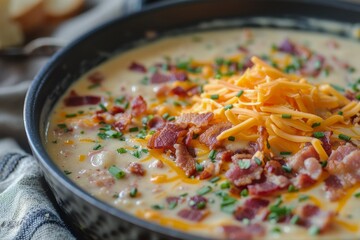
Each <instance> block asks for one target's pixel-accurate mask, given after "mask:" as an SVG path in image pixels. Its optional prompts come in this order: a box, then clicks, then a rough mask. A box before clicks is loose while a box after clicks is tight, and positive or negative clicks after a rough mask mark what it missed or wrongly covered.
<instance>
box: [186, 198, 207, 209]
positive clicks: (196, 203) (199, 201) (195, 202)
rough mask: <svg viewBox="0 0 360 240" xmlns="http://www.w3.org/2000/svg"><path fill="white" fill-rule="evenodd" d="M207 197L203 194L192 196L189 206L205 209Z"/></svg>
mask: <svg viewBox="0 0 360 240" xmlns="http://www.w3.org/2000/svg"><path fill="white" fill-rule="evenodd" d="M206 203H207V199H206V198H205V197H203V196H201V195H196V196H193V197H191V198H190V201H189V207H191V208H192V209H204V208H205V207H206Z"/></svg>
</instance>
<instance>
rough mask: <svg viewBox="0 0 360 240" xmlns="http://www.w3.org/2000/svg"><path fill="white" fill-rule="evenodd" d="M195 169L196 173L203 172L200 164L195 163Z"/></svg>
mask: <svg viewBox="0 0 360 240" xmlns="http://www.w3.org/2000/svg"><path fill="white" fill-rule="evenodd" d="M195 169H196V171H197V172H202V171H204V166H203V165H202V164H200V163H196V164H195Z"/></svg>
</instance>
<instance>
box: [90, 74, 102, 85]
mask: <svg viewBox="0 0 360 240" xmlns="http://www.w3.org/2000/svg"><path fill="white" fill-rule="evenodd" d="M87 79H88V80H89V81H90V82H91V83H92V84H100V83H101V82H102V81H104V79H105V76H104V74H103V73H101V72H93V73H91V74H90V75H89V76H88V77H87Z"/></svg>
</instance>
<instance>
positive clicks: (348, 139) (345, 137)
mask: <svg viewBox="0 0 360 240" xmlns="http://www.w3.org/2000/svg"><path fill="white" fill-rule="evenodd" d="M338 137H339V139H341V140H344V141H347V142H348V141H350V140H351V137H350V136H347V135H345V134H342V133H341V134H339V136H338Z"/></svg>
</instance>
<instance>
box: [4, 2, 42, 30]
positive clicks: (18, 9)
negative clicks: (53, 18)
mask: <svg viewBox="0 0 360 240" xmlns="http://www.w3.org/2000/svg"><path fill="white" fill-rule="evenodd" d="M10 16H11V18H12V19H13V20H15V21H16V22H18V23H19V24H20V26H21V28H22V29H23V31H24V32H25V33H27V34H29V33H33V32H34V31H36V30H38V29H39V28H40V27H41V25H42V24H44V23H45V22H46V14H45V11H44V0H11V1H10Z"/></svg>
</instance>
